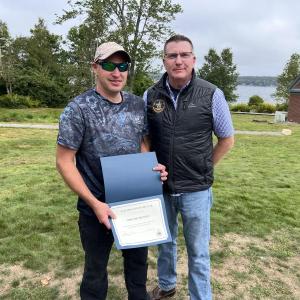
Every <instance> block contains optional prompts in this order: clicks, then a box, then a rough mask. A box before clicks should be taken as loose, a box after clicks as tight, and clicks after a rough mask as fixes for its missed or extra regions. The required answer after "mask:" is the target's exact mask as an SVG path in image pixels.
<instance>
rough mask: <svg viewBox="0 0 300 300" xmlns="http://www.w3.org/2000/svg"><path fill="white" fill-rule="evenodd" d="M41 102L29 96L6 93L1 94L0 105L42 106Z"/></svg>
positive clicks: (10, 106) (11, 106)
mask: <svg viewBox="0 0 300 300" xmlns="http://www.w3.org/2000/svg"><path fill="white" fill-rule="evenodd" d="M40 106H41V102H40V101H39V100H36V99H32V98H30V97H29V96H21V95H16V94H6V95H1V96H0V107H3V108H35V107H40Z"/></svg>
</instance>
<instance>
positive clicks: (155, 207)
mask: <svg viewBox="0 0 300 300" xmlns="http://www.w3.org/2000/svg"><path fill="white" fill-rule="evenodd" d="M101 164H102V170H103V175H104V184H105V193H106V202H107V203H108V204H109V206H110V207H111V209H112V210H113V211H114V213H115V214H116V216H117V218H116V219H112V220H111V223H112V230H113V234H114V238H115V242H116V246H117V248H118V249H125V248H136V247H144V246H149V245H155V244H160V243H165V242H168V241H170V233H169V227H168V223H167V219H166V214H165V208H164V199H163V196H162V184H161V181H160V175H159V174H158V173H157V172H153V171H152V168H153V167H154V166H155V165H157V160H156V156H155V153H153V152H148V153H139V154H129V155H120V156H112V157H104V158H101ZM132 166H138V168H134V169H133V168H132Z"/></svg>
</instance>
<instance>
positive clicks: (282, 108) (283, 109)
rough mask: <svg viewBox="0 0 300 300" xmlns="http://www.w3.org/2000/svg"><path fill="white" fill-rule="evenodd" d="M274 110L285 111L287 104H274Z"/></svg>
mask: <svg viewBox="0 0 300 300" xmlns="http://www.w3.org/2000/svg"><path fill="white" fill-rule="evenodd" d="M276 110H278V111H287V110H288V104H287V103H277V104H276Z"/></svg>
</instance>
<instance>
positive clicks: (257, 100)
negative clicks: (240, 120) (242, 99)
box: [248, 95, 264, 106]
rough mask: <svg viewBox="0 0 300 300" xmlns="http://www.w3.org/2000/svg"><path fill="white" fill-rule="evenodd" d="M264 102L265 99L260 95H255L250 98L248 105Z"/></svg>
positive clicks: (257, 104)
mask: <svg viewBox="0 0 300 300" xmlns="http://www.w3.org/2000/svg"><path fill="white" fill-rule="evenodd" d="M263 103H264V99H263V98H261V97H260V96H258V95H253V96H251V97H250V98H249V101H248V105H249V106H259V105H260V104H263Z"/></svg>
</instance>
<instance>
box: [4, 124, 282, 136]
mask: <svg viewBox="0 0 300 300" xmlns="http://www.w3.org/2000/svg"><path fill="white" fill-rule="evenodd" d="M0 127H10V128H36V129H58V125H51V124H26V123H0ZM235 134H249V135H272V136H279V135H283V134H282V133H281V132H278V131H247V130H236V131H235Z"/></svg>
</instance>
